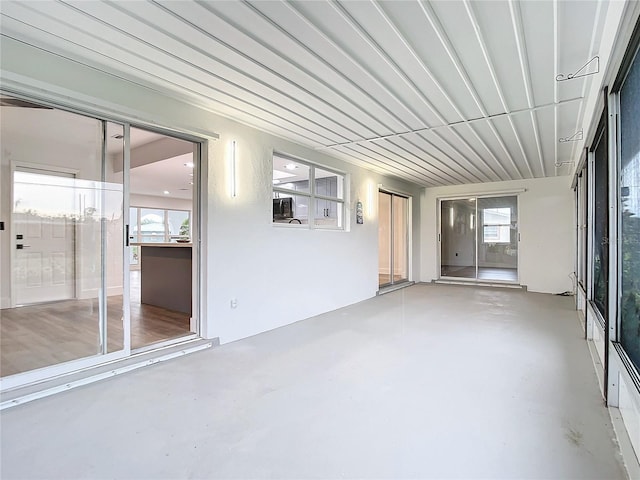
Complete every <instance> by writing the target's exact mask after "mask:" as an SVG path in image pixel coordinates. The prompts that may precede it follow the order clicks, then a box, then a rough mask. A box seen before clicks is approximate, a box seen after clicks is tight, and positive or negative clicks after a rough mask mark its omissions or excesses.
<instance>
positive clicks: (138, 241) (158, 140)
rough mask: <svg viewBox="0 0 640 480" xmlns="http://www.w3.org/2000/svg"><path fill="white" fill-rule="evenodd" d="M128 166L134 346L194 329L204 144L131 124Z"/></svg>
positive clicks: (138, 347) (168, 339)
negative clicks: (197, 202)
mask: <svg viewBox="0 0 640 480" xmlns="http://www.w3.org/2000/svg"><path fill="white" fill-rule="evenodd" d="M130 136H131V145H132V148H131V160H130V168H129V172H128V175H129V198H128V205H129V223H128V225H129V229H128V231H129V263H130V266H129V292H130V295H129V308H130V312H131V348H132V350H134V351H139V350H141V349H147V348H149V347H155V346H157V344H158V343H164V342H171V341H172V340H175V339H176V338H183V337H185V336H189V335H195V334H197V333H198V331H197V321H196V318H197V315H195V314H194V307H193V306H194V298H196V296H195V295H194V291H193V290H194V288H193V287H194V285H196V282H194V273H195V270H194V268H193V266H194V252H193V242H192V239H193V238H194V233H196V234H197V231H196V229H197V225H195V223H197V222H194V221H193V219H194V212H195V210H196V209H195V208H194V199H195V198H197V195H194V191H196V192H197V189H196V188H194V187H196V186H197V182H196V179H197V176H198V172H199V170H200V165H199V154H198V153H199V148H198V147H199V145H198V144H197V143H194V142H190V141H187V140H182V139H179V138H176V137H173V136H169V135H165V134H161V133H156V132H152V131H149V130H145V129H142V128H137V127H136V128H134V127H132V128H131V130H130Z"/></svg>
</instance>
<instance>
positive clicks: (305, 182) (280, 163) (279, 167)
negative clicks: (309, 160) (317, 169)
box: [273, 155, 310, 193]
mask: <svg viewBox="0 0 640 480" xmlns="http://www.w3.org/2000/svg"><path fill="white" fill-rule="evenodd" d="M309 170H310V168H309V166H308V165H305V164H304V163H300V162H296V161H295V160H291V159H290V158H285V157H279V156H277V155H274V157H273V185H274V186H275V187H278V188H286V189H287V190H295V191H298V192H305V193H308V192H309Z"/></svg>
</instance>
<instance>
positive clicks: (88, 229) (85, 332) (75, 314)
mask: <svg viewBox="0 0 640 480" xmlns="http://www.w3.org/2000/svg"><path fill="white" fill-rule="evenodd" d="M3 100H4V101H3V105H2V107H0V109H1V115H2V124H1V125H0V129H1V131H0V135H1V136H2V141H3V149H4V151H5V152H10V153H9V154H8V155H3V156H2V168H1V170H2V171H5V172H8V173H9V175H4V176H3V178H2V179H0V181H1V182H2V188H1V191H2V193H0V206H1V207H2V217H3V218H8V219H10V222H8V223H9V224H8V225H5V229H6V230H7V231H6V232H4V233H5V234H4V235H2V236H1V237H2V238H1V240H0V241H1V242H2V244H1V248H0V254H1V255H0V256H1V264H2V271H1V273H2V281H1V282H0V299H1V304H0V327H1V332H0V337H1V342H2V344H1V348H0V352H1V358H0V375H1V376H2V377H6V376H10V375H14V374H19V373H25V372H28V371H31V370H34V369H40V368H44V367H50V366H54V365H57V364H61V363H64V362H70V361H75V360H80V359H86V358H88V357H94V356H95V357H99V356H101V355H104V354H106V353H108V352H112V351H116V350H121V349H122V348H123V328H122V324H123V316H122V311H123V309H122V305H123V299H122V294H123V273H122V270H123V256H122V255H123V248H122V243H123V237H122V235H123V229H122V226H123V219H122V202H123V190H122V179H123V173H122V167H121V166H120V167H118V162H117V161H115V158H114V157H112V156H110V154H109V150H108V149H109V148H111V147H112V148H113V149H114V151H116V150H118V149H120V150H121V149H122V137H120V139H116V138H111V139H110V140H109V142H108V145H107V144H105V142H104V141H103V138H107V136H106V124H105V123H104V122H102V121H99V120H96V119H93V118H89V117H84V116H82V115H77V114H73V113H69V112H65V111H62V110H58V109H54V108H49V107H42V106H39V105H36V104H32V103H27V102H20V101H16V102H13V101H12V100H13V99H7V98H3ZM99 361H100V360H99V359H98V358H96V363H98V362H99ZM89 363H91V362H90V361H89Z"/></svg>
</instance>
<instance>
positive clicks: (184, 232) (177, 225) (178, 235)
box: [167, 210, 191, 242]
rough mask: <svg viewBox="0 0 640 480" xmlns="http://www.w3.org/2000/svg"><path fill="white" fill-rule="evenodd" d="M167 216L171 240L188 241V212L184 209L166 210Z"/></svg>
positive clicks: (189, 231)
mask: <svg viewBox="0 0 640 480" xmlns="http://www.w3.org/2000/svg"><path fill="white" fill-rule="evenodd" d="M167 216H168V221H169V225H168V227H169V235H170V237H171V241H172V242H174V241H178V240H179V241H188V240H189V239H190V238H191V226H190V219H189V212H187V211H185V210H168V211H167Z"/></svg>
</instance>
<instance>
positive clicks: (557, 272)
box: [420, 177, 575, 293]
mask: <svg viewBox="0 0 640 480" xmlns="http://www.w3.org/2000/svg"><path fill="white" fill-rule="evenodd" d="M523 188H524V189H526V191H525V192H522V193H520V194H519V200H518V201H519V203H520V205H519V210H520V220H519V226H520V235H521V241H520V243H519V252H518V253H519V256H520V259H519V261H520V283H521V284H522V285H526V286H527V287H528V289H529V290H530V291H533V292H544V293H561V292H565V291H568V290H573V281H572V279H571V277H570V275H571V273H572V272H573V270H574V260H573V259H574V255H575V242H574V232H573V210H574V200H573V198H574V197H573V191H572V190H571V188H570V177H554V178H542V179H534V180H517V181H509V182H494V183H484V184H473V185H456V186H452V187H437V188H425V189H424V190H423V192H422V200H421V212H422V225H421V241H422V251H421V257H422V264H421V269H420V270H421V280H422V281H424V282H430V281H432V280H435V279H437V278H438V273H439V272H438V268H439V265H438V241H437V240H438V230H437V229H438V212H437V209H438V198H439V197H447V196H454V195H461V196H466V195H469V196H471V195H474V194H489V193H492V192H503V191H509V190H516V189H523Z"/></svg>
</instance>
